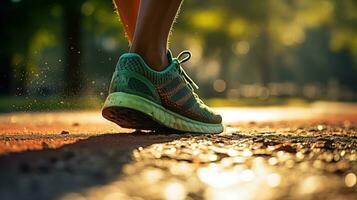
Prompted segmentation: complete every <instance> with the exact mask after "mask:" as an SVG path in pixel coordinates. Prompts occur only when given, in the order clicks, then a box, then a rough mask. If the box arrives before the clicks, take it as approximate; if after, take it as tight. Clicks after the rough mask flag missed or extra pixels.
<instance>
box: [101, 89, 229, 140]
mask: <svg viewBox="0 0 357 200" xmlns="http://www.w3.org/2000/svg"><path fill="white" fill-rule="evenodd" d="M102 115H103V117H104V118H106V119H108V120H109V121H112V122H114V123H116V124H118V125H119V126H121V127H123V128H133V129H143V130H162V129H165V128H169V129H174V130H178V131H183V132H192V133H221V132H223V125H222V124H210V123H204V122H200V121H196V120H193V119H190V118H187V117H185V116H182V115H180V114H177V113H174V112H172V111H170V110H168V109H166V108H164V107H162V106H161V105H158V104H156V103H154V102H152V101H150V100H148V99H145V98H143V97H140V96H137V95H133V94H128V93H124V92H115V93H111V94H110V95H109V96H108V97H107V99H106V101H105V103H104V107H103V110H102Z"/></svg>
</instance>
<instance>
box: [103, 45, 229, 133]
mask: <svg viewBox="0 0 357 200" xmlns="http://www.w3.org/2000/svg"><path fill="white" fill-rule="evenodd" d="M184 56H186V57H185V58H183V59H182V60H180V59H181V57H184ZM190 57H191V53H190V52H189V51H184V52H182V53H181V54H180V55H179V56H178V58H172V56H171V53H170V52H169V53H168V59H169V62H170V63H169V65H168V66H167V67H166V68H165V69H164V70H163V71H155V70H153V69H151V68H150V67H149V66H147V65H146V63H145V61H144V60H143V59H142V58H141V57H140V55H138V54H135V53H126V54H123V55H122V56H121V57H120V59H119V62H118V64H117V67H116V70H115V72H114V74H113V78H112V82H111V85H110V89H109V96H108V97H107V99H106V101H105V104H104V107H103V110H102V115H103V117H105V118H106V119H108V120H110V121H113V122H115V123H116V124H118V125H119V126H121V127H124V128H134V129H150V130H156V129H162V128H166V127H167V128H170V129H175V130H179V131H186V132H197V133H220V132H222V131H223V125H222V117H221V116H220V115H219V114H216V113H214V112H213V111H212V110H211V109H210V108H209V107H207V106H206V105H205V104H204V103H203V102H202V101H201V100H200V99H199V97H198V96H197V94H196V93H195V92H194V88H198V87H197V85H196V84H195V83H194V82H193V81H192V80H191V79H190V78H189V77H188V75H187V74H186V73H185V71H184V70H183V68H182V67H181V65H180V64H181V63H183V62H185V61H187V60H188V59H189V58H190Z"/></svg>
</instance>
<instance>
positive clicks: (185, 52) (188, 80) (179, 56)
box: [176, 50, 205, 105]
mask: <svg viewBox="0 0 357 200" xmlns="http://www.w3.org/2000/svg"><path fill="white" fill-rule="evenodd" d="M185 55H186V57H183V56H185ZM191 56H192V54H191V52H190V51H187V50H186V51H182V52H181V53H180V54H179V55H178V56H177V58H176V60H177V62H178V64H177V68H178V70H179V73H180V74H181V75H182V76H183V77H184V78H185V81H186V82H187V83H188V85H189V86H190V88H191V90H192V93H193V96H194V97H195V99H196V100H197V101H198V102H199V103H200V104H201V105H205V104H204V103H203V101H202V100H201V99H200V97H199V96H198V95H197V94H196V93H195V92H194V88H195V89H197V90H198V89H199V87H198V85H197V84H196V83H195V82H194V81H193V80H192V79H191V77H189V76H188V74H187V73H186V71H185V70H184V69H183V68H182V66H181V64H182V63H184V62H187V61H188V60H189V59H190V58H191ZM182 57H183V58H182ZM181 58H182V59H181Z"/></svg>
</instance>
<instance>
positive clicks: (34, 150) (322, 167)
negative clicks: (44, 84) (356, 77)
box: [0, 104, 357, 200]
mask: <svg viewBox="0 0 357 200" xmlns="http://www.w3.org/2000/svg"><path fill="white" fill-rule="evenodd" d="M356 108H357V107H356V106H355V105H353V104H348V105H344V104H343V105H320V104H318V105H313V106H311V107H301V108H298V107H296V108H291V107H271V108H221V109H217V111H219V112H221V113H222V114H223V118H224V122H225V127H226V129H225V132H223V133H221V134H218V135H208V134H189V133H180V134H179V133H175V132H160V133H155V132H139V131H134V130H129V129H121V128H119V127H117V126H116V125H113V124H111V123H110V122H107V121H105V120H103V119H102V118H101V116H100V113H98V112H56V113H8V114H1V115H0V199H1V200H7V199H36V200H38V199H62V200H67V199H81V200H82V199H169V200H176V199H177V200H179V199H212V200H218V199H219V200H221V199H246V200H248V199H331V200H332V199H357V109H356Z"/></svg>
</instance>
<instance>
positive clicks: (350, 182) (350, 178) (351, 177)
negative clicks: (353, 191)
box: [345, 172, 357, 187]
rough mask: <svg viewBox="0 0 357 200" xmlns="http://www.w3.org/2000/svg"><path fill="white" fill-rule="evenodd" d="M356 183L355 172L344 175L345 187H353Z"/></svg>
mask: <svg viewBox="0 0 357 200" xmlns="http://www.w3.org/2000/svg"><path fill="white" fill-rule="evenodd" d="M356 183H357V177H356V174H354V173H352V172H351V173H348V174H347V175H346V176H345V184H346V186H347V187H353V186H354V185H356Z"/></svg>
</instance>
